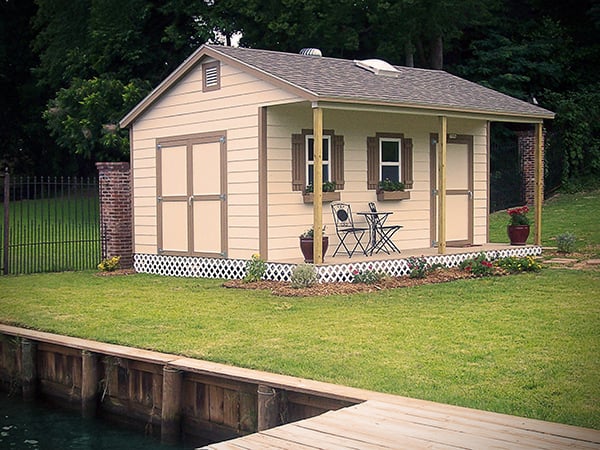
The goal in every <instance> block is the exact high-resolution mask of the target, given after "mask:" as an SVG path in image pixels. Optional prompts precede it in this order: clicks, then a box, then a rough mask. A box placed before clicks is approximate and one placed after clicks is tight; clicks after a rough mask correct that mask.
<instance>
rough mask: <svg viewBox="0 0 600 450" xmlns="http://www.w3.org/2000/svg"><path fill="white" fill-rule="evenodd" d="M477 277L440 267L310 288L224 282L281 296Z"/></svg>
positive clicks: (361, 290) (278, 283)
mask: <svg viewBox="0 0 600 450" xmlns="http://www.w3.org/2000/svg"><path fill="white" fill-rule="evenodd" d="M466 278H473V275H472V274H470V273H468V272H466V271H464V270H460V269H456V268H454V269H438V270H435V271H434V272H431V273H429V274H428V275H427V277H425V278H410V277H407V276H404V277H388V278H385V279H383V280H381V281H379V282H377V283H375V284H365V283H356V284H355V283H315V284H314V285H313V286H311V287H308V288H300V289H294V288H292V286H291V283H289V282H284V281H257V282H251V283H248V282H245V281H243V280H229V281H226V282H225V283H223V286H224V287H226V288H235V289H261V290H267V291H271V293H272V294H274V295H278V296H281V297H317V296H322V295H349V294H359V293H368V292H378V291H382V290H384V289H395V288H403V287H411V286H421V285H424V284H433V283H446V282H449V281H455V280H463V279H466Z"/></svg>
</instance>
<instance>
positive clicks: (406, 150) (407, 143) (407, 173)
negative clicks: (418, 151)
mask: <svg viewBox="0 0 600 450" xmlns="http://www.w3.org/2000/svg"><path fill="white" fill-rule="evenodd" d="M401 181H402V182H403V183H404V187H405V188H406V189H412V187H413V143H412V139H403V140H402V180H401Z"/></svg>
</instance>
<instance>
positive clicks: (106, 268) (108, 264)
mask: <svg viewBox="0 0 600 450" xmlns="http://www.w3.org/2000/svg"><path fill="white" fill-rule="evenodd" d="M120 262H121V257H120V256H113V257H112V258H104V259H103V260H102V261H101V262H100V264H98V269H99V270H101V271H102V272H113V271H115V270H117V269H118V268H119V263H120Z"/></svg>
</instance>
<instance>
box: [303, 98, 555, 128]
mask: <svg viewBox="0 0 600 450" xmlns="http://www.w3.org/2000/svg"><path fill="white" fill-rule="evenodd" d="M313 106H314V107H316V106H319V107H321V108H323V109H332V110H335V109H337V110H345V111H364V112H376V113H393V114H412V115H420V116H436V117H439V116H445V117H453V118H460V119H473V120H488V121H490V122H512V123H543V121H544V120H545V119H553V118H554V114H540V115H524V114H510V113H503V112H498V111H481V110H467V109H458V108H443V107H439V108H436V107H431V106H427V105H414V104H395V103H394V104H391V103H373V102H368V101H365V102H363V103H359V102H356V101H352V102H349V101H344V100H340V99H328V100H317V101H315V102H313Z"/></svg>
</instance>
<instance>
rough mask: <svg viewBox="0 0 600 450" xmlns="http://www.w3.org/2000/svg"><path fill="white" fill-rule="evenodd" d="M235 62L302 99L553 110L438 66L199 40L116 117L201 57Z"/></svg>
mask: <svg viewBox="0 0 600 450" xmlns="http://www.w3.org/2000/svg"><path fill="white" fill-rule="evenodd" d="M206 56H211V57H215V58H218V59H223V60H229V61H230V62H232V63H233V62H235V63H236V64H238V65H241V66H242V67H244V68H247V69H248V70H251V71H254V72H255V73H257V72H258V73H259V75H260V76H262V77H263V78H266V79H270V80H272V81H275V80H277V81H278V82H279V83H283V85H284V87H285V86H289V87H290V88H293V90H294V92H295V93H297V94H299V95H300V96H301V97H304V98H306V99H307V100H311V101H314V100H317V101H332V102H335V101H338V102H349V103H355V104H374V105H382V104H384V105H390V106H394V107H403V108H419V109H423V110H430V111H432V112H434V113H442V114H443V113H446V112H447V111H451V112H455V113H469V114H473V113H474V114H483V115H485V116H492V117H491V119H493V120H500V119H498V118H499V117H501V116H502V117H503V116H506V119H504V120H507V121H524V122H528V121H532V122H539V121H540V120H542V119H552V118H554V113H553V112H552V111H548V110H547V109H544V108H540V107H538V106H535V105H532V104H530V103H527V102H524V101H522V100H519V99H516V98H514V97H510V96H508V95H505V94H502V93H500V92H497V91H494V90H492V89H488V88H485V87H483V86H480V85H478V84H476V83H472V82H470V81H467V80H464V79H462V78H459V77H456V76H454V75H451V74H449V73H447V72H444V71H442V70H425V69H415V68H412V67H402V66H395V68H396V70H398V77H396V78H392V77H388V76H378V75H375V74H374V73H372V72H370V71H368V70H366V69H363V68H360V67H357V66H356V65H355V63H354V61H351V60H346V59H338V58H327V57H319V56H308V55H301V54H299V53H298V54H296V53H282V52H275V51H270V50H256V49H247V48H237V47H224V46H219V45H203V46H202V47H200V48H199V49H198V50H196V52H194V54H192V55H191V56H190V57H189V58H188V59H187V60H185V61H184V62H183V63H182V64H181V65H180V66H179V67H178V68H177V69H175V71H173V73H171V74H170V75H169V76H168V77H167V78H166V79H165V80H164V81H163V82H162V83H161V84H160V85H159V86H158V87H157V88H156V89H154V90H153V91H152V92H151V93H150V94H149V95H148V96H147V97H146V98H145V99H144V100H142V101H141V102H140V103H139V104H138V105H137V106H136V107H135V108H133V109H132V110H131V111H130V112H129V113H128V114H127V115H126V116H125V117H124V118H123V119H122V120H121V122H120V125H121V126H122V127H127V126H129V125H130V124H131V123H132V122H133V121H134V120H136V118H137V117H139V115H140V114H142V113H143V112H144V111H145V110H146V109H147V108H148V107H150V105H152V104H153V103H154V102H155V101H156V100H157V99H158V98H160V97H161V96H162V95H164V94H165V93H166V92H167V91H168V90H169V89H170V87H171V86H172V85H173V84H175V83H177V81H178V80H179V79H180V78H181V77H183V76H184V75H185V74H186V73H187V72H188V71H189V70H191V69H192V68H193V67H194V66H195V65H196V64H197V63H198V62H199V61H201V60H202V59H203V58H204V57H206Z"/></svg>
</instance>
